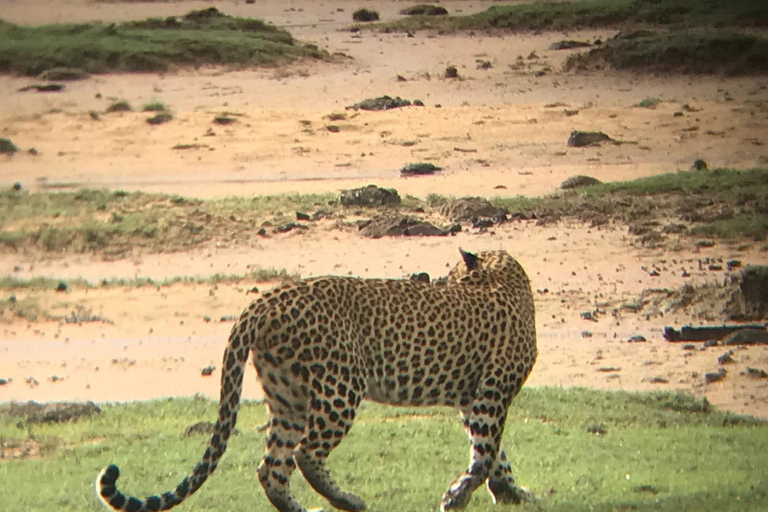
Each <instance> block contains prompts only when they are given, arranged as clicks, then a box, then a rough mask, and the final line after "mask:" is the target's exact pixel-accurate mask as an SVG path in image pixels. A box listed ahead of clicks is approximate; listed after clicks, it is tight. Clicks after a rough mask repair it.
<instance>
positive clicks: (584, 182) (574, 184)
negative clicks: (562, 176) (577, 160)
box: [560, 174, 602, 190]
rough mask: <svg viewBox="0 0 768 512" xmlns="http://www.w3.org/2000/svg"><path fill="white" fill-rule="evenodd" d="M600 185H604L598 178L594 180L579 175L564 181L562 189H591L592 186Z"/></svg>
mask: <svg viewBox="0 0 768 512" xmlns="http://www.w3.org/2000/svg"><path fill="white" fill-rule="evenodd" d="M600 183H602V181H600V180H598V179H597V178H593V177H592V176H584V175H582V174H577V175H576V176H571V177H570V178H568V179H566V180H565V181H563V182H562V183H561V184H560V188H561V189H563V190H568V189H572V188H581V187H589V186H590V185H599V184H600Z"/></svg>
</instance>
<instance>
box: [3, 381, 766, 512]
mask: <svg viewBox="0 0 768 512" xmlns="http://www.w3.org/2000/svg"><path fill="white" fill-rule="evenodd" d="M698 403H700V402H699V401H697V400H695V399H693V398H692V397H688V396H686V395H681V394H679V393H656V394H647V393H643V394H641V393H627V392H603V391H593V390H587V389H583V388H570V389H560V388H525V389H523V391H522V392H521V393H520V395H519V396H518V397H517V398H516V399H515V401H514V402H513V404H512V407H511V408H510V413H509V416H508V418H507V422H506V428H505V431H504V435H503V438H502V444H503V445H504V446H506V447H507V454H508V456H510V461H511V463H512V465H513V469H514V473H515V476H516V477H517V480H518V482H519V483H520V484H521V485H525V486H528V487H530V488H531V489H532V490H533V491H534V493H535V494H536V495H537V496H538V498H539V500H538V501H537V503H535V504H522V505H516V506H515V508H516V510H521V511H523V512H533V511H543V512H565V511H576V512H586V511H598V512H609V511H614V510H640V511H651V510H653V511H669V512H672V511H678V510H718V511H723V512H736V511H739V512H741V511H755V512H756V511H761V510H764V509H765V504H766V502H767V501H768V487H766V483H765V481H764V475H765V474H766V471H767V470H768V466H767V464H768V463H767V462H766V461H765V458H764V456H763V454H764V453H766V450H768V424H766V422H764V421H761V420H758V419H756V418H752V417H745V416H736V415H733V414H729V413H726V412H721V411H718V410H713V409H711V408H697V404H698ZM216 410H217V404H215V403H214V402H212V401H210V400H206V399H203V398H200V397H195V398H181V399H179V398H172V399H167V400H155V401H151V402H135V403H128V404H104V405H103V407H102V413H101V414H100V415H97V416H92V417H89V418H83V419H81V420H80V421H78V422H77V423H63V424H41V425H35V426H34V431H33V430H31V427H30V426H29V425H27V424H26V422H25V421H23V420H22V421H19V418H15V417H14V418H11V417H7V416H0V438H2V439H4V442H5V443H6V446H8V445H11V444H13V443H20V442H37V443H41V444H42V443H43V442H45V443H46V445H47V446H48V448H47V449H46V451H45V452H44V453H43V454H42V456H40V457H38V458H37V460H34V459H29V460H5V461H4V462H3V464H2V465H0V478H2V479H3V482H4V484H5V485H3V486H0V502H2V503H14V504H15V505H16V506H17V507H18V509H19V510H25V511H29V512H38V511H43V510H48V509H50V503H51V502H52V500H53V501H55V503H56V509H57V510H60V511H62V512H69V511H72V512H74V511H80V510H82V509H83V503H92V502H93V501H94V497H93V494H92V493H93V487H92V481H93V479H94V478H95V476H96V473H97V472H98V470H99V469H100V468H102V467H104V466H105V465H107V464H109V463H112V462H114V463H117V464H119V465H120V467H121V470H122V472H123V475H124V476H123V477H122V478H121V480H120V486H121V488H122V489H123V490H124V491H127V492H129V493H133V494H137V495H142V496H144V495H149V494H155V493H158V492H163V491H165V490H167V489H170V488H172V487H174V486H175V485H177V484H178V482H179V481H181V479H182V478H183V477H184V476H185V475H186V474H187V473H188V472H189V471H191V470H192V468H193V466H194V464H195V462H196V461H197V460H198V458H199V457H200V456H201V455H202V453H203V450H204V446H205V443H206V442H207V438H206V437H205V436H189V437H185V436H182V433H183V432H184V430H185V429H186V427H187V426H189V425H191V424H194V423H196V422H198V421H201V420H208V421H212V420H214V419H215V417H216ZM266 419H267V416H266V411H265V408H264V406H263V405H261V404H258V403H254V402H246V403H245V404H244V405H243V407H242V408H241V410H240V414H239V422H238V425H237V428H238V430H239V431H240V434H238V435H235V436H233V437H232V438H231V439H230V441H229V445H228V450H227V453H226V454H225V455H224V458H223V459H222V461H221V463H220V464H219V467H218V469H217V471H216V473H215V474H214V475H213V476H212V477H211V478H210V479H209V480H208V481H207V482H206V484H205V485H204V486H203V488H202V489H200V491H199V492H198V493H197V494H196V495H195V497H194V499H190V500H189V501H188V502H187V503H185V507H186V509H187V510H189V511H190V512H195V511H203V510H212V509H215V508H217V504H218V505H220V504H221V503H227V510H231V511H232V512H240V511H243V512H244V511H246V510H253V509H257V510H261V509H264V510H269V509H270V505H269V502H268V501H267V499H266V497H265V496H264V493H263V491H262V490H261V488H260V486H259V485H258V483H257V480H256V477H255V472H256V468H257V466H258V464H259V462H260V458H261V446H263V444H264V439H265V436H264V434H263V433H259V432H256V427H257V426H259V425H262V424H264V423H265V422H266ZM594 425H599V426H600V428H599V429H593V431H596V432H603V434H601V435H596V434H593V433H590V432H589V429H590V427H591V426H594ZM436 439H439V440H440V442H436V441H435V440H436ZM254 447H258V448H257V449H256V450H254ZM147 453H153V454H161V456H156V457H152V460H151V463H147V458H146V454H147ZM425 463H427V464H429V465H430V468H431V469H430V471H423V467H424V464H425ZM328 465H329V469H330V470H331V471H332V473H333V475H334V477H335V478H336V479H337V480H338V482H339V484H340V485H341V486H342V487H343V488H345V489H348V490H350V491H352V492H355V493H357V494H359V495H360V496H361V497H363V498H364V499H365V500H366V501H367V504H368V507H369V508H370V509H372V510H380V511H382V512H396V511H401V510H403V503H407V504H408V509H409V510H410V509H413V510H429V509H433V508H435V507H436V506H437V505H438V504H439V500H440V498H441V496H442V494H443V492H445V490H446V488H447V486H448V485H449V483H450V482H451V481H452V480H453V479H454V478H455V477H456V476H457V475H458V474H459V473H460V472H461V471H463V470H464V469H465V468H466V465H467V449H466V435H465V434H464V429H463V428H462V426H461V422H460V420H459V418H458V415H457V414H456V412H455V411H454V410H451V409H446V408H410V407H400V408H396V407H388V406H383V405H379V404H374V403H369V402H364V403H363V404H362V406H361V408H360V411H359V414H358V416H357V418H356V420H355V425H354V426H353V428H352V430H351V431H350V432H349V434H348V435H347V436H346V437H345V439H344V440H343V442H342V443H341V445H340V446H339V447H338V448H337V449H336V450H334V451H333V453H332V455H331V457H330V458H329V461H328ZM39 475H45V479H46V480H45V481H46V485H44V486H40V485H39ZM414 475H418V478H414ZM36 478H37V480H36ZM291 483H292V486H291V487H292V490H293V492H294V493H295V494H296V496H297V498H298V499H299V500H300V501H301V502H302V503H304V504H306V505H307V506H311V507H315V506H318V505H323V504H325V502H324V500H323V499H322V498H321V497H320V496H319V495H317V494H316V493H315V492H314V491H313V490H312V488H311V487H310V486H309V485H308V484H307V482H306V481H305V480H304V479H303V478H302V477H301V476H300V473H299V472H295V473H294V477H293V480H292V482H291ZM649 489H650V490H653V492H648V491H647V490H649ZM469 506H470V507H471V510H477V511H479V512H492V511H494V510H496V509H495V507H494V505H493V504H492V503H491V499H490V497H489V496H488V494H487V493H486V492H484V491H483V489H478V491H477V492H476V493H475V495H474V497H473V499H472V502H471V504H470V505H469Z"/></svg>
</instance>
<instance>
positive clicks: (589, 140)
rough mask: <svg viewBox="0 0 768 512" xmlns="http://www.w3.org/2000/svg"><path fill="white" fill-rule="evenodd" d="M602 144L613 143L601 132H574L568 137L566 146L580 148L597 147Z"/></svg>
mask: <svg viewBox="0 0 768 512" xmlns="http://www.w3.org/2000/svg"><path fill="white" fill-rule="evenodd" d="M603 142H614V140H613V139H612V138H610V137H609V136H608V135H606V134H604V133H603V132H582V131H578V130H574V131H572V132H571V135H570V137H568V146H569V147H572V148H582V147H585V146H599V145H600V144H602V143H603Z"/></svg>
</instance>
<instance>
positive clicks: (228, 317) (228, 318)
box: [219, 315, 237, 322]
mask: <svg viewBox="0 0 768 512" xmlns="http://www.w3.org/2000/svg"><path fill="white" fill-rule="evenodd" d="M235 320H237V316H235V315H223V316H222V317H221V318H220V319H219V322H234V321H235Z"/></svg>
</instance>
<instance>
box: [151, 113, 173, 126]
mask: <svg viewBox="0 0 768 512" xmlns="http://www.w3.org/2000/svg"><path fill="white" fill-rule="evenodd" d="M171 119H173V115H172V114H171V113H169V112H160V113H158V114H155V115H154V116H152V117H148V118H147V124H151V125H153V126H156V125H159V124H163V123H167V122H168V121H170V120H171Z"/></svg>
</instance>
